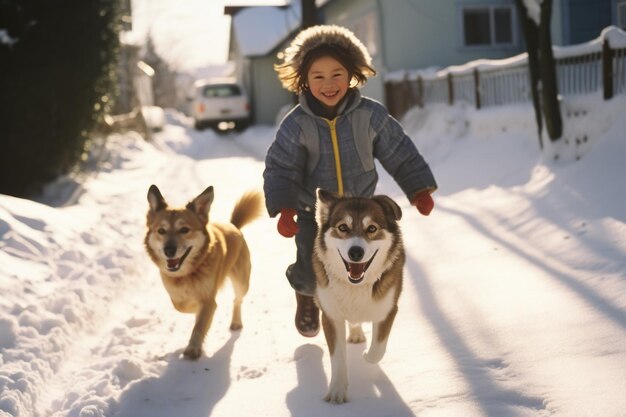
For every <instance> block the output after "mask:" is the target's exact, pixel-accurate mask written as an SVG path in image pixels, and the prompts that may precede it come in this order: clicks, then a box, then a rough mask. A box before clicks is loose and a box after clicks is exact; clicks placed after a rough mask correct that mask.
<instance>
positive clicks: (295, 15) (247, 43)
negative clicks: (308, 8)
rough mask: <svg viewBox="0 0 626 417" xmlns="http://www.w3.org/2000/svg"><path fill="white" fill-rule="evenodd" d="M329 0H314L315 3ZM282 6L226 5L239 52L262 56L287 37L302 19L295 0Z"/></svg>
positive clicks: (323, 3)
mask: <svg viewBox="0 0 626 417" xmlns="http://www.w3.org/2000/svg"><path fill="white" fill-rule="evenodd" d="M328 1H329V0H316V2H315V3H316V5H317V7H321V6H323V5H325V4H326V3H328ZM286 3H287V4H285V5H283V6H258V7H240V6H226V7H225V8H224V13H227V12H231V13H229V14H232V16H233V18H232V25H233V33H234V35H235V37H236V39H237V42H238V44H239V49H240V51H241V54H242V55H243V56H246V57H254V56H266V55H269V54H270V53H272V51H274V50H275V49H276V48H277V47H278V46H279V45H280V44H281V43H282V42H283V41H284V40H286V39H288V38H289V37H290V36H291V35H292V34H293V33H294V32H295V31H296V30H297V29H298V28H299V27H300V23H301V21H302V7H301V2H300V1H299V0H291V1H287V2H286Z"/></svg>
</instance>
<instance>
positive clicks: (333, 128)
mask: <svg viewBox="0 0 626 417" xmlns="http://www.w3.org/2000/svg"><path fill="white" fill-rule="evenodd" d="M324 120H326V123H328V127H329V128H330V140H331V141H332V143H333V155H334V156H335V172H336V173H337V192H338V194H339V195H340V196H343V174H342V172H341V157H340V156H339V142H338V141H337V118H334V119H333V120H328V119H324Z"/></svg>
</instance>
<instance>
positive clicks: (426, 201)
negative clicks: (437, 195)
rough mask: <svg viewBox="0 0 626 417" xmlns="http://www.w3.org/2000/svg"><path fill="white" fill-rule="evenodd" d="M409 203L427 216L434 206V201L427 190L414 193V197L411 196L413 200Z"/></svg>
mask: <svg viewBox="0 0 626 417" xmlns="http://www.w3.org/2000/svg"><path fill="white" fill-rule="evenodd" d="M411 204H413V205H414V206H415V207H417V210H418V211H419V212H420V213H421V214H423V215H424V216H428V215H429V214H430V212H431V211H432V210H433V207H435V202H434V201H433V198H432V197H431V196H430V191H429V190H425V191H420V192H419V193H417V194H415V197H413V202H412V203H411Z"/></svg>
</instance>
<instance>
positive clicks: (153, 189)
mask: <svg viewBox="0 0 626 417" xmlns="http://www.w3.org/2000/svg"><path fill="white" fill-rule="evenodd" d="M148 204H150V211H151V212H152V213H156V212H157V211H161V210H164V209H166V208H167V203H166V202H165V199H164V198H163V196H162V195H161V192H160V191H159V189H158V188H157V186H156V185H154V184H152V185H151V186H150V189H149V190H148Z"/></svg>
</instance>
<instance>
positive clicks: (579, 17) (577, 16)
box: [564, 0, 612, 45]
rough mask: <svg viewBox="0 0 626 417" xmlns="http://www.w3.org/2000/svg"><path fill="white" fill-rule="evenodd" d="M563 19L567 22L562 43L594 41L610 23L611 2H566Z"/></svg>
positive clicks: (577, 0)
mask: <svg viewBox="0 0 626 417" xmlns="http://www.w3.org/2000/svg"><path fill="white" fill-rule="evenodd" d="M566 3H567V7H566V9H565V13H566V15H565V16H566V17H565V19H566V20H567V21H568V22H569V25H568V26H569V27H568V31H567V32H566V34H565V38H564V41H565V42H567V45H573V44H578V43H583V42H587V41H590V40H592V39H595V38H597V37H598V35H600V32H602V29H604V28H605V27H607V26H608V25H610V24H611V23H612V18H611V7H612V3H611V0H570V1H567V2H566Z"/></svg>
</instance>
